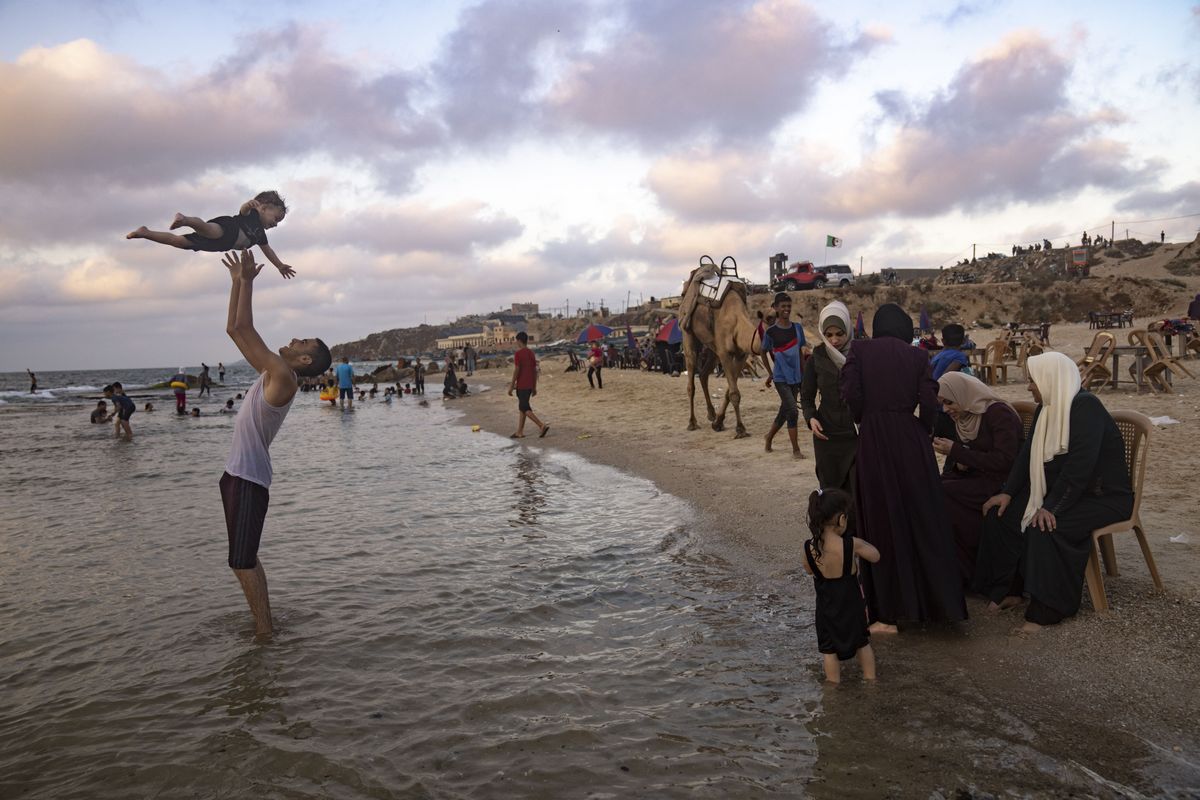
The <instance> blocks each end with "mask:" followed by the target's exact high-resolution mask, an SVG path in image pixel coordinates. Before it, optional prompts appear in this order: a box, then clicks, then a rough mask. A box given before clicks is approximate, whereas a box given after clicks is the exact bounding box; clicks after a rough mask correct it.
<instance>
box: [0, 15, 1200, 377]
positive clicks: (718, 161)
mask: <svg viewBox="0 0 1200 800" xmlns="http://www.w3.org/2000/svg"><path fill="white" fill-rule="evenodd" d="M1198 36H1200V6H1197V5H1195V4H1193V3H1185V2H1169V0H1156V2H1154V3H1144V4H1129V3H1118V2H1099V1H1096V0H1093V1H1091V2H1086V3H1084V2H1073V3H1072V2H1062V3H1047V2H1045V0H1038V1H1037V2H1032V1H1030V2H1025V1H1024V0H964V1H963V2H953V0H951V2H944V3H934V2H929V3H915V2H914V3H896V2H885V1H884V0H840V2H837V3H816V2H814V3H806V2H799V1H798V0H758V2H753V1H749V0H748V1H746V2H737V1H735V0H579V1H578V2H576V1H573V0H512V1H508V0H495V1H494V0H483V1H482V2H448V1H447V0H439V2H432V1H431V2H422V3H418V2H407V3H394V2H382V1H381V2H353V1H351V0H342V1H341V2H318V1H317V0H310V1H308V2H288V3H268V4H262V3H246V2H229V3H226V2H220V0H218V1H217V2H208V3H204V4H199V5H197V4H183V3H175V2H167V3H163V2H156V3H150V2H137V1H136V0H104V1H101V0H78V2H70V1H69V0H0V370H17V369H22V368H24V367H25V366H31V367H33V368H34V369H71V368H92V367H97V368H100V367H127V366H150V365H154V366H158V365H172V364H177V363H180V362H186V363H197V362H199V361H200V360H201V359H203V360H206V361H208V362H210V363H211V362H213V361H216V360H224V361H226V362H228V361H231V360H233V359H234V358H235V357H236V354H235V352H234V350H233V348H232V346H231V343H229V342H228V340H227V339H226V338H225V335H224V316H225V300H226V293H227V288H228V278H227V275H226V273H225V271H224V270H223V269H222V267H221V266H220V264H219V260H218V258H217V257H216V256H213V255H209V254H198V253H189V252H185V251H181V250H174V249H171V248H168V247H164V246H161V245H155V244H151V243H149V242H146V241H127V240H125V238H124V234H125V233H127V232H128V231H130V230H132V229H133V228H135V227H137V226H139V225H143V224H144V225H148V226H149V227H151V228H153V229H160V230H162V229H165V228H166V226H167V224H168V223H169V222H170V219H171V217H172V215H173V214H174V213H175V212H176V211H183V212H184V213H188V214H193V215H197V216H202V217H205V218H208V217H214V216H218V215H221V214H232V213H236V209H237V208H238V206H239V205H240V204H241V203H242V202H243V201H244V200H246V199H248V198H249V197H251V196H252V195H253V194H255V193H256V192H258V191H261V190H263V189H268V188H272V189H277V190H279V191H280V192H281V193H282V194H283V195H284V196H285V198H286V199H287V201H288V203H289V205H290V206H291V213H290V214H289V216H288V218H287V219H286V220H285V222H284V223H283V224H282V225H281V226H280V227H279V228H277V229H276V230H275V231H273V232H272V234H271V242H272V244H273V246H274V247H275V250H276V251H277V252H278V253H279V254H280V256H281V257H282V258H283V260H284V261H285V262H287V263H289V264H291V265H292V266H293V267H295V269H296V271H297V272H298V276H297V278H296V279H295V280H292V281H286V282H285V281H284V280H283V279H282V278H281V277H280V276H279V275H278V274H277V273H276V272H275V271H274V270H273V269H272V268H271V267H270V266H268V267H267V269H266V270H265V271H264V272H263V274H262V277H261V278H260V279H259V281H258V283H257V284H256V290H257V291H256V299H257V301H258V302H257V311H258V313H257V321H258V325H259V328H260V330H261V331H262V332H263V334H264V337H265V338H266V339H267V341H268V343H269V344H275V343H283V342H284V341H286V340H287V338H289V337H291V336H293V335H296V336H312V335H319V336H321V337H322V338H324V339H325V340H326V341H328V342H330V343H331V344H332V343H336V342H342V341H347V340H350V339H355V338H359V337H361V336H364V335H366V334H368V333H371V332H373V331H377V330H382V329H385V328H391V327H398V326H407V325H413V324H418V323H420V322H422V321H428V322H430V323H438V322H444V321H446V320H447V319H451V318H454V317H456V316H458V315H460V314H463V313H469V312H481V311H488V310H493V309H497V308H501V307H506V306H508V305H509V304H510V303H512V302H514V301H518V302H521V301H536V302H539V303H541V305H542V307H543V309H545V308H553V307H563V306H566V305H567V304H568V303H569V304H570V306H571V307H572V308H574V307H576V306H578V305H580V304H581V303H586V302H591V303H593V304H598V303H599V302H600V300H601V299H603V300H604V301H605V303H606V304H607V305H609V306H610V307H612V308H614V309H617V310H619V309H620V308H621V307H623V306H624V304H625V302H626V298H627V297H632V298H633V302H634V303H636V302H637V301H638V298H640V297H642V296H645V297H649V296H650V295H652V294H653V295H662V294H673V293H675V292H676V291H677V290H678V287H679V283H680V281H681V280H682V279H683V278H684V277H685V276H686V274H687V271H688V270H689V269H690V268H691V267H692V266H693V265H694V264H695V262H696V260H697V258H698V257H699V256H700V255H701V254H704V253H710V254H712V255H715V256H717V257H718V258H719V257H721V256H724V255H734V256H735V257H736V258H737V259H738V261H739V263H740V264H741V265H742V268H743V273H747V274H749V276H750V277H751V278H754V279H757V280H764V279H765V276H766V269H767V267H766V264H767V258H768V256H769V255H770V254H772V253H775V252H779V251H783V252H786V253H788V254H789V255H790V256H791V257H792V258H793V259H798V258H810V259H813V260H815V261H816V262H817V263H822V261H823V259H824V258H825V252H824V248H823V244H824V237H825V235H826V234H832V235H835V236H839V237H841V238H842V239H843V240H844V246H843V247H842V248H841V249H840V250H837V251H831V252H830V255H829V260H830V261H831V262H838V263H852V264H853V265H854V266H855V267H856V268H857V266H858V264H859V259H860V258H862V260H863V264H864V266H865V269H866V270H867V271H873V270H878V269H880V268H881V267H885V266H895V267H906V266H923V267H924V266H937V265H939V264H943V263H952V262H953V261H954V260H956V259H958V258H961V257H963V256H964V255H967V256H969V254H970V250H971V245H972V243H979V245H980V252H981V254H982V253H983V252H986V251H987V250H988V249H996V250H1002V249H1008V248H1009V247H1011V245H1012V244H1013V243H1014V242H1016V243H1021V242H1029V241H1035V240H1040V239H1041V238H1042V237H1043V236H1047V237H1050V238H1051V239H1053V240H1055V241H1056V242H1058V243H1062V242H1064V241H1066V238H1067V236H1068V235H1070V236H1072V237H1074V238H1077V237H1078V236H1079V234H1080V233H1081V232H1082V231H1083V230H1084V229H1085V228H1088V229H1093V230H1096V229H1100V228H1101V227H1102V228H1103V229H1104V230H1105V231H1107V228H1108V224H1109V222H1110V220H1117V221H1118V227H1120V228H1122V230H1123V229H1124V228H1125V227H1128V228H1130V231H1131V234H1134V235H1141V236H1142V237H1144V238H1149V237H1151V236H1157V235H1158V233H1159V231H1160V230H1163V229H1165V230H1166V232H1167V236H1168V238H1169V239H1171V238H1174V239H1183V238H1191V237H1193V236H1194V235H1195V233H1196V230H1197V225H1198V224H1200V217H1197V216H1192V217H1183V215H1188V214H1196V213H1197V212H1200V181H1198V180H1197V178H1196V176H1197V175H1200V148H1197V147H1196V141H1197V139H1196V134H1195V131H1197V130H1200V48H1197V47H1196V41H1197V37H1198ZM1172 217H1183V218H1179V219H1166V218H1172ZM1144 220H1154V221H1149V222H1146V221H1144ZM1158 220H1162V221H1158ZM1122 235H1123V234H1122Z"/></svg>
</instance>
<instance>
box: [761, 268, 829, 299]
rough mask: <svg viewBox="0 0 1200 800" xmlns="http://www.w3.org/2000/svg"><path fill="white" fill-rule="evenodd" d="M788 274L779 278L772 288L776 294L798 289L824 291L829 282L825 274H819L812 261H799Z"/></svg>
mask: <svg viewBox="0 0 1200 800" xmlns="http://www.w3.org/2000/svg"><path fill="white" fill-rule="evenodd" d="M788 270H789V271H788V272H786V273H784V274H783V275H781V276H780V277H779V280H777V281H775V284H774V285H773V286H772V287H771V289H772V291H776V292H794V291H796V290H798V289H822V288H824V287H825V284H826V283H827V282H828V281H829V279H828V278H827V277H825V275H824V273H821V272H817V270H816V268H815V267H814V266H813V263H812V262H811V261H797V262H796V263H794V264H792V265H791V266H790V267H788Z"/></svg>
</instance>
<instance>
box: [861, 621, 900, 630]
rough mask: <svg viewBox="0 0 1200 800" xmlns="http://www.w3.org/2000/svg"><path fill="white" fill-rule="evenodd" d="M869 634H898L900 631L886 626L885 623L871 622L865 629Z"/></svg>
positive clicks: (892, 626)
mask: <svg viewBox="0 0 1200 800" xmlns="http://www.w3.org/2000/svg"><path fill="white" fill-rule="evenodd" d="M867 630H869V631H870V632H871V633H899V632H900V629H899V628H897V627H896V626H895V625H888V624H887V623H886V622H872V623H871V625H870V626H869V627H868V628H867Z"/></svg>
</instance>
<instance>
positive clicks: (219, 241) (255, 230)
mask: <svg viewBox="0 0 1200 800" xmlns="http://www.w3.org/2000/svg"><path fill="white" fill-rule="evenodd" d="M285 216H287V204H286V203H284V202H283V198H282V197H280V196H279V192H259V193H258V195H256V196H255V198H254V199H253V200H247V201H246V202H245V203H243V204H242V207H241V208H240V209H239V210H238V213H237V216H236V217H214V218H213V219H210V220H207V221H205V220H202V219H200V218H199V217H189V216H186V215H184V214H176V215H175V219H174V221H173V222H172V223H171V230H175V229H176V228H191V229H193V230H194V231H195V233H189V234H186V235H183V236H181V235H179V234H177V233H167V232H165V231H152V230H150V229H149V228H147V227H146V226H145V225H143V226H142V227H140V228H138V229H137V230H136V231H133V232H132V233H129V234H127V235H126V236H125V238H126V239H149V240H150V241H152V242H158V243H159V244H166V245H170V246H171V247H178V248H179V249H181V250H203V251H206V252H210V253H225V252H229V251H231V250H248V249H250V248H251V247H254V246H255V245H257V246H258V248H259V249H260V250H262V253H263V255H264V256H266V258H267V260H268V261H270V262H271V263H272V264H274V265H275V268H276V269H277V270H279V273H280V274H281V275H283V277H285V278H290V277H292V276H293V275H295V274H296V270H294V269H292V268H291V267H290V266H289V265H287V264H284V263H283V262H282V261H280V260H279V256H277V255H275V251H274V250H272V249H271V245H269V244H267V231H268V230H270V229H271V228H274V227H275V226H276V225H278V224H279V223H280V222H282V221H283V218H284V217H285Z"/></svg>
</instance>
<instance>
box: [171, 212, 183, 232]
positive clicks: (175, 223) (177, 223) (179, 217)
mask: <svg viewBox="0 0 1200 800" xmlns="http://www.w3.org/2000/svg"><path fill="white" fill-rule="evenodd" d="M186 219H187V217H185V216H184V215H183V214H176V215H175V219H173V220H171V227H170V228H169V230H175V229H176V228H182V227H183V226H184V225H186V224H187V223H186V222H184V220H186Z"/></svg>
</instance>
